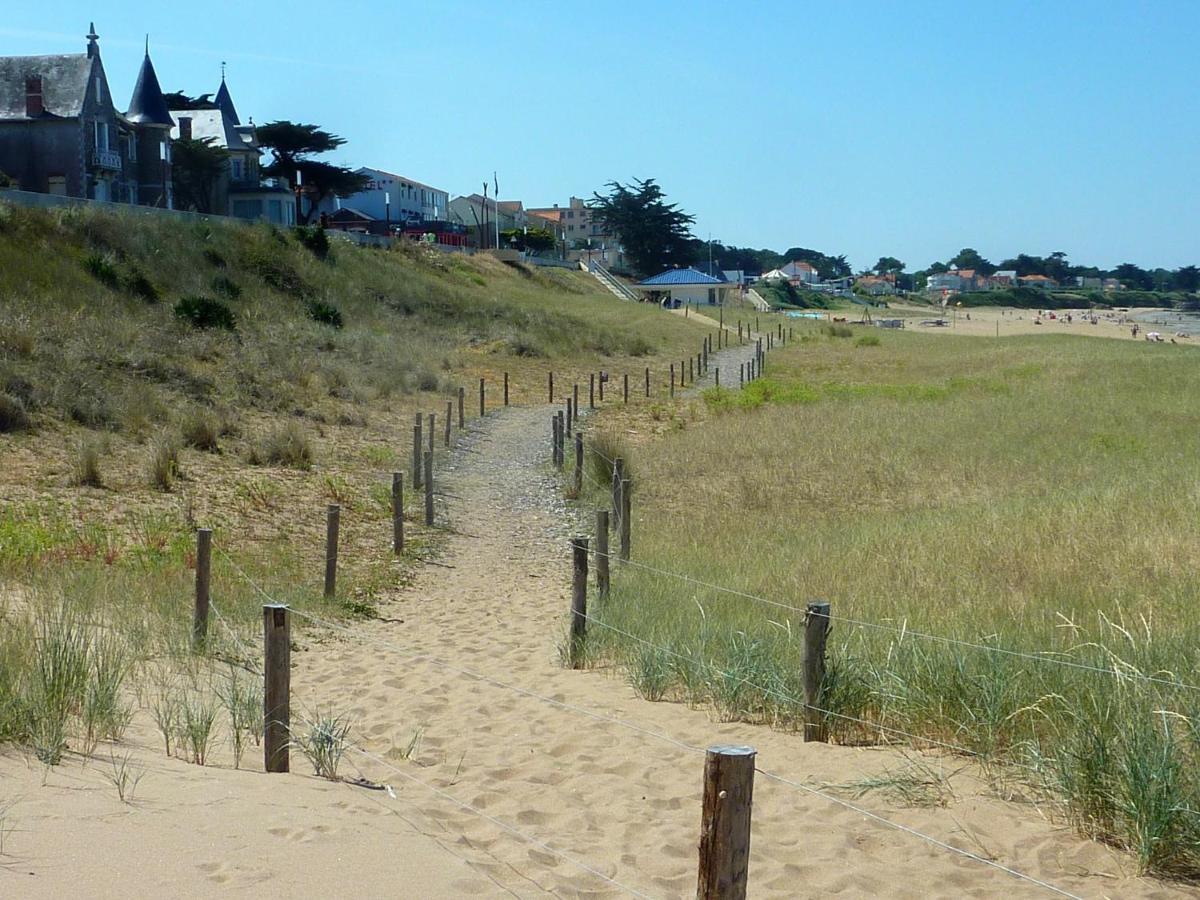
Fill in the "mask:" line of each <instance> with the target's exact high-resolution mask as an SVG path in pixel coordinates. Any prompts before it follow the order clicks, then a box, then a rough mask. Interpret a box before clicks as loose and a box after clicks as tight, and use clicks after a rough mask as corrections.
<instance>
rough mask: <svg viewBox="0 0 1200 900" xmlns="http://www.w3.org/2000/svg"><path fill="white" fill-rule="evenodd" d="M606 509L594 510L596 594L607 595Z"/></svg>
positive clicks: (599, 595)
mask: <svg viewBox="0 0 1200 900" xmlns="http://www.w3.org/2000/svg"><path fill="white" fill-rule="evenodd" d="M608 584H609V579H608V510H607V509H598V510H596V596H598V597H600V598H604V597H607V596H608Z"/></svg>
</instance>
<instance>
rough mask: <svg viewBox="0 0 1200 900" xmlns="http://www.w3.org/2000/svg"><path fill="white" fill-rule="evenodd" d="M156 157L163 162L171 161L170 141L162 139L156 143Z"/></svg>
mask: <svg viewBox="0 0 1200 900" xmlns="http://www.w3.org/2000/svg"><path fill="white" fill-rule="evenodd" d="M158 158H159V159H161V160H162V161H163V162H170V161H171V143H170V141H162V142H161V143H159V145H158Z"/></svg>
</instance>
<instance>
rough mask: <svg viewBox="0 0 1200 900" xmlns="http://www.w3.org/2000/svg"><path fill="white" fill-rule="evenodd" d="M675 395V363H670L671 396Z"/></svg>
mask: <svg viewBox="0 0 1200 900" xmlns="http://www.w3.org/2000/svg"><path fill="white" fill-rule="evenodd" d="M674 396H675V363H671V397H674Z"/></svg>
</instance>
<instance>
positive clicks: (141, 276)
mask: <svg viewBox="0 0 1200 900" xmlns="http://www.w3.org/2000/svg"><path fill="white" fill-rule="evenodd" d="M121 282H122V284H124V286H125V290H126V291H127V292H128V293H129V294H131V295H132V296H134V297H140V298H141V299H142V300H145V301H146V302H147V303H157V302H158V288H156V287H155V286H154V283H153V282H152V281H151V280H150V279H149V278H147V277H146V273H145V272H143V271H142V270H141V269H139V268H138V267H137V266H130V268H129V271H128V272H126V273H125V275H124V276H123V277H122V279H121Z"/></svg>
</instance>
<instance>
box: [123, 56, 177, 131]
mask: <svg viewBox="0 0 1200 900" xmlns="http://www.w3.org/2000/svg"><path fill="white" fill-rule="evenodd" d="M126 115H127V116H128V117H129V121H130V122H133V123H134V124H135V125H166V126H168V127H172V126H174V125H175V120H174V119H172V118H171V111H170V110H169V109H167V101H166V99H165V98H164V97H163V92H162V88H161V87H159V85H158V76H157V75H156V74H155V73H154V63H152V62H150V54H149V53H147V54H146V58H145V59H143V60H142V71H140V72H138V80H137V84H135V85H134V86H133V98H132V99H131V100H130V101H129V112H128V113H126Z"/></svg>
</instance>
